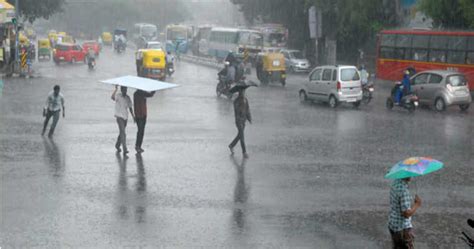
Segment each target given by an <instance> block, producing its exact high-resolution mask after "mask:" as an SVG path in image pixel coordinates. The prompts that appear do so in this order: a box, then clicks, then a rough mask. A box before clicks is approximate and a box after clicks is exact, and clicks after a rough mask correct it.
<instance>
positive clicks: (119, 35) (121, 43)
mask: <svg viewBox="0 0 474 249" xmlns="http://www.w3.org/2000/svg"><path fill="white" fill-rule="evenodd" d="M113 43H114V50H115V51H116V52H118V53H122V52H124V51H125V49H126V48H127V30H125V29H115V30H114V38H113Z"/></svg>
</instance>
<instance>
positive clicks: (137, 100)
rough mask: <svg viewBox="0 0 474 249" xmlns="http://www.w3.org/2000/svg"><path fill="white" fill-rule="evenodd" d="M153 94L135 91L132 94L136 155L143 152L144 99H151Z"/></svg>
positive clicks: (145, 114)
mask: <svg viewBox="0 0 474 249" xmlns="http://www.w3.org/2000/svg"><path fill="white" fill-rule="evenodd" d="M153 95H155V92H151V93H149V92H145V91H142V90H137V91H136V92H135V93H134V94H133V103H134V109H135V110H134V112H135V121H136V123H137V127H138V131H137V141H136V143H135V150H136V151H137V153H142V152H144V151H145V150H143V149H142V143H143V136H144V135H145V124H146V117H147V108H146V98H149V97H153Z"/></svg>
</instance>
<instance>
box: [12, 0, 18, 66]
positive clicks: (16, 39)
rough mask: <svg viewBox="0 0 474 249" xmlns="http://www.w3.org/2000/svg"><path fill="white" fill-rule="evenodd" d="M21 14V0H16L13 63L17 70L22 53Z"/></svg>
mask: <svg viewBox="0 0 474 249" xmlns="http://www.w3.org/2000/svg"><path fill="white" fill-rule="evenodd" d="M19 16H20V0H15V20H16V22H15V63H14V65H13V67H14V68H13V70H14V71H15V67H16V69H17V70H18V72H19V71H20V70H19V69H20V60H19V57H20V56H19V55H20V51H19V50H20V48H19V47H20V46H19V41H18V38H19V35H20V34H19V30H18V19H19Z"/></svg>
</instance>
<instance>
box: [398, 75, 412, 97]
mask: <svg viewBox="0 0 474 249" xmlns="http://www.w3.org/2000/svg"><path fill="white" fill-rule="evenodd" d="M410 92H411V84H410V71H408V70H406V71H405V72H404V74H403V80H402V82H401V84H399V85H398V87H397V89H396V93H395V94H396V95H395V103H396V104H400V102H401V101H402V98H403V96H406V95H408V94H409V93H410Z"/></svg>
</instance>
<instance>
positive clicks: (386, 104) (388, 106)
mask: <svg viewBox="0 0 474 249" xmlns="http://www.w3.org/2000/svg"><path fill="white" fill-rule="evenodd" d="M385 106H386V107H387V109H389V110H392V109H393V100H392V99H391V98H387V102H385Z"/></svg>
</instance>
